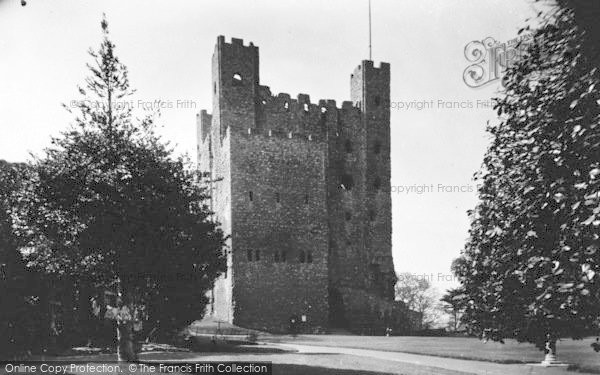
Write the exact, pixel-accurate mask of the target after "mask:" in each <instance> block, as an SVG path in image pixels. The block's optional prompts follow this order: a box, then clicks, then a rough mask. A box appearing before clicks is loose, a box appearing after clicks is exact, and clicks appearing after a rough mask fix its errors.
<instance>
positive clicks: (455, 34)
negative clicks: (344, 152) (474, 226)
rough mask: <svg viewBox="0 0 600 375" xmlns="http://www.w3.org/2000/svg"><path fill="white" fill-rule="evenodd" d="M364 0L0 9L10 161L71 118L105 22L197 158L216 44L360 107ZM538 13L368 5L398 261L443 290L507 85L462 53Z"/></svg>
mask: <svg viewBox="0 0 600 375" xmlns="http://www.w3.org/2000/svg"><path fill="white" fill-rule="evenodd" d="M367 4H368V2H367V0H352V1H349V0H330V1H315V0H303V1H297V0H278V1H266V0H238V1H232V0H218V1H197V0H169V1H156V0H129V1H126V2H125V1H122V0H108V1H101V2H100V1H92V0H54V1H48V0H27V5H26V6H21V1H20V0H0V159H5V160H8V161H12V162H16V161H26V160H28V159H29V158H30V153H33V154H39V153H40V152H41V150H43V148H44V147H46V146H48V144H49V141H50V137H51V136H53V135H54V136H55V135H58V134H59V132H60V131H61V130H64V129H66V127H67V126H68V124H70V123H71V122H72V120H73V118H72V117H71V115H70V114H69V113H67V111H66V110H65V109H64V108H62V106H61V103H64V104H66V105H67V106H69V105H70V103H71V101H73V100H76V99H78V98H79V96H78V95H77V85H81V84H83V80H84V78H85V76H86V74H87V72H86V68H85V64H86V63H87V62H90V58H89V56H88V55H87V50H88V49H89V48H90V47H92V48H96V47H97V46H98V45H99V43H100V41H101V29H100V20H101V18H102V14H103V13H105V14H106V16H107V19H108V22H109V29H110V36H111V39H112V41H113V42H114V43H115V44H116V46H117V48H116V53H117V55H118V56H119V57H120V59H121V61H122V62H123V63H125V64H126V65H127V66H128V68H129V71H130V81H131V84H132V86H133V87H135V88H136V89H137V93H136V94H135V97H134V103H135V106H136V107H138V108H139V109H141V108H144V107H146V108H148V107H151V106H153V105H154V103H156V101H157V100H161V101H163V102H165V103H170V106H171V107H172V108H167V109H164V110H163V111H162V115H161V118H160V119H159V124H160V125H161V129H160V132H161V134H162V135H163V136H164V138H165V139H167V140H169V141H170V142H171V143H172V144H173V145H175V147H176V150H177V152H179V153H186V152H187V153H189V154H190V155H193V154H194V150H195V149H196V144H195V139H196V138H195V132H196V129H195V126H196V119H195V114H196V113H197V112H199V111H200V110H201V109H204V108H207V109H210V108H212V104H211V100H212V97H211V84H210V83H211V56H212V52H213V49H214V44H215V42H216V38H217V36H218V35H225V37H226V38H227V39H228V40H229V39H230V38H231V37H237V38H242V39H244V41H245V43H247V42H249V41H252V42H254V44H255V45H257V46H258V47H259V53H260V77H261V84H263V85H267V86H270V87H271V92H273V93H275V94H276V93H279V92H285V93H289V94H291V95H292V97H295V96H296V95H297V94H298V93H306V94H309V95H310V98H311V101H312V102H317V101H318V100H319V99H335V100H336V101H337V102H338V103H339V104H341V102H342V101H344V100H349V98H350V73H351V72H352V71H353V69H354V67H355V66H356V65H358V64H359V63H360V61H361V60H364V59H367V58H368V16H367V15H368V5H367ZM541 7H542V5H540V4H538V3H536V2H534V1H533V0H424V1H421V0H414V1H410V0H402V1H399V0H372V46H373V60H375V61H376V62H379V61H385V62H389V63H390V64H391V77H392V78H391V107H392V109H391V137H392V138H391V144H392V154H391V162H392V214H393V233H392V243H393V255H394V265H395V268H396V270H397V272H408V273H410V274H411V275H412V277H416V278H425V279H427V280H429V281H431V282H432V284H433V285H434V286H435V287H436V288H437V289H438V290H440V291H443V290H444V289H447V288H449V287H453V286H456V284H457V283H456V280H455V279H454V278H453V276H452V274H451V272H450V264H451V262H452V260H453V259H454V258H456V257H458V256H459V254H460V250H461V249H462V248H463V246H464V243H465V240H466V238H467V236H468V228H469V221H468V217H467V214H466V211H467V210H469V209H472V208H473V207H474V206H475V204H476V202H477V195H476V185H475V183H474V182H473V181H472V175H473V173H474V172H476V171H477V170H478V169H479V167H480V165H481V162H482V158H483V154H484V152H485V149H486V147H487V145H488V143H489V141H490V138H489V136H488V135H487V134H486V132H485V126H486V122H487V121H492V122H494V121H497V119H496V116H495V113H494V111H493V110H492V109H491V107H490V106H489V103H490V99H491V98H492V97H494V96H495V95H497V94H498V93H499V89H500V86H499V83H498V82H499V81H497V80H496V81H494V82H491V83H489V84H487V85H485V86H483V87H479V88H472V87H469V86H467V85H466V84H465V82H464V81H463V71H464V70H465V69H466V68H467V66H468V65H470V63H469V62H468V61H467V59H466V58H465V46H466V45H467V44H468V43H469V42H471V41H481V40H483V39H485V38H487V37H493V38H494V39H495V40H498V41H508V40H511V39H513V38H515V37H517V32H518V30H519V29H520V28H521V27H523V26H525V25H527V24H529V23H530V22H532V21H529V23H528V21H526V19H527V18H529V17H533V16H535V15H536V14H537V13H538V11H540V10H541V9H542V8H541Z"/></svg>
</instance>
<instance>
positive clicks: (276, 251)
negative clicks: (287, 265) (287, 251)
mask: <svg viewBox="0 0 600 375" xmlns="http://www.w3.org/2000/svg"><path fill="white" fill-rule="evenodd" d="M273 261H274V262H275V263H279V250H275V251H274V252H273Z"/></svg>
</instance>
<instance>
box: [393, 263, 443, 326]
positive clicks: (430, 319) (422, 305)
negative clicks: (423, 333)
mask: <svg viewBox="0 0 600 375" xmlns="http://www.w3.org/2000/svg"><path fill="white" fill-rule="evenodd" d="M397 278H398V281H397V282H396V286H395V298H396V300H399V301H402V302H404V304H405V305H406V307H407V308H408V309H410V310H412V311H415V312H417V313H418V314H419V317H420V322H419V329H430V328H433V327H434V326H435V325H437V324H438V323H439V320H440V312H441V311H440V308H439V307H440V306H439V305H438V303H437V300H438V298H439V297H437V296H436V293H435V290H434V289H433V288H432V286H431V283H430V282H429V280H427V278H426V277H420V276H417V275H414V274H411V273H409V272H404V273H400V274H399V275H398V276H397Z"/></svg>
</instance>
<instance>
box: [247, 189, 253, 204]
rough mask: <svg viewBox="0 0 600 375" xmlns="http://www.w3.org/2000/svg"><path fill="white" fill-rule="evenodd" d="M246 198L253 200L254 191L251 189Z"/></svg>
mask: <svg viewBox="0 0 600 375" xmlns="http://www.w3.org/2000/svg"><path fill="white" fill-rule="evenodd" d="M248 199H249V200H250V202H252V201H254V193H253V192H252V191H249V192H248Z"/></svg>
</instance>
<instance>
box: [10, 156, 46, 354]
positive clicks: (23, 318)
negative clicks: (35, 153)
mask: <svg viewBox="0 0 600 375" xmlns="http://www.w3.org/2000/svg"><path fill="white" fill-rule="evenodd" d="M22 167H23V166H22V165H16V164H10V163H7V162H5V161H3V160H0V296H1V297H0V298H1V299H0V305H2V309H0V352H2V353H5V354H6V355H11V356H15V355H18V354H19V353H20V352H24V351H28V350H32V349H35V344H34V342H35V341H36V340H37V337H36V334H37V333H38V329H39V327H37V323H38V322H39V321H40V320H41V318H42V317H41V315H40V309H39V303H38V300H37V298H36V294H37V292H36V284H37V283H36V277H35V275H32V274H31V273H30V272H28V270H27V268H26V264H25V262H24V260H23V257H22V255H21V253H20V252H19V244H18V239H17V237H16V236H15V234H14V232H13V229H12V226H13V220H12V218H11V207H12V206H13V202H12V201H13V193H14V192H15V191H16V190H17V189H18V188H19V184H20V175H21V173H20V170H21V169H22ZM36 321H37V322H36Z"/></svg>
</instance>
